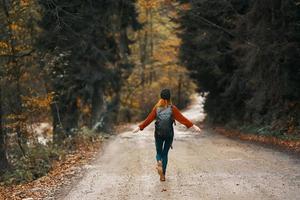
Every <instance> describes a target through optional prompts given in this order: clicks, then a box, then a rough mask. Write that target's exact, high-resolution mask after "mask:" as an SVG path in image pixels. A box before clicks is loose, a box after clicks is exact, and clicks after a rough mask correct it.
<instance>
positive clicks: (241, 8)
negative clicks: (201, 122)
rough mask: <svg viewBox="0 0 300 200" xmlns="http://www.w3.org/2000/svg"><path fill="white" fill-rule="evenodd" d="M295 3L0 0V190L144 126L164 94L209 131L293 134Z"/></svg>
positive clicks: (298, 53) (297, 110) (299, 124)
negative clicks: (193, 111) (200, 118)
mask: <svg viewBox="0 0 300 200" xmlns="http://www.w3.org/2000/svg"><path fill="white" fill-rule="evenodd" d="M299 59H300V1H299V0H224V1H220V0H151V1H150V0H113V1H110V0H89V1H83V0H3V1H1V3H0V77H1V79H0V172H1V173H0V182H2V183H3V184H18V183H22V182H28V181H32V180H35V179H37V178H39V177H41V176H44V175H45V174H47V173H48V172H49V171H50V170H51V169H52V164H53V163H54V162H55V161H57V160H61V159H64V157H65V156H66V155H68V154H69V153H70V152H74V151H79V152H80V148H81V147H82V146H85V145H86V146H90V145H93V143H95V141H96V140H97V138H99V136H101V135H103V134H112V133H113V132H115V130H116V129H115V128H116V127H118V126H120V125H122V124H128V123H132V122H137V121H140V120H142V119H143V118H144V117H145V116H146V115H147V113H148V112H149V111H150V110H151V109H152V107H153V105H154V104H155V103H156V101H157V99H158V97H159V91H160V90H161V89H162V88H170V89H171V91H172V101H173V103H174V104H175V105H177V106H178V107H179V108H180V109H183V108H185V107H186V106H187V105H188V104H189V103H190V101H191V95H195V94H196V93H199V94H202V95H204V94H205V95H206V101H205V105H204V108H205V112H206V113H207V118H206V122H207V123H208V124H210V126H215V125H218V126H226V127H230V128H234V129H239V130H243V131H246V132H252V133H257V134H262V135H272V136H277V137H280V138H292V139H299V137H300V132H299V130H300V66H299V63H300V60H299Z"/></svg>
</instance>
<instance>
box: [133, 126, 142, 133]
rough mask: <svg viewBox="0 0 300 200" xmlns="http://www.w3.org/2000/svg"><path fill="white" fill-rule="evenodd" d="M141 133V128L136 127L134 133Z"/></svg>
mask: <svg viewBox="0 0 300 200" xmlns="http://www.w3.org/2000/svg"><path fill="white" fill-rule="evenodd" d="M139 131H140V127H136V128H135V129H134V130H133V131H132V132H133V133H137V132H139Z"/></svg>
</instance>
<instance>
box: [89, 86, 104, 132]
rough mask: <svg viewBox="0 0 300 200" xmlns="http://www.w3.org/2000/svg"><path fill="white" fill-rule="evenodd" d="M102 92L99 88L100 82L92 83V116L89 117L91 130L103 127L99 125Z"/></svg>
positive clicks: (101, 109)
mask: <svg viewBox="0 0 300 200" xmlns="http://www.w3.org/2000/svg"><path fill="white" fill-rule="evenodd" d="M103 104H104V100H103V91H102V89H101V87H100V82H99V81H97V82H96V83H94V91H93V97H92V115H91V127H90V128H93V129H98V127H101V126H103V124H101V114H102V112H103Z"/></svg>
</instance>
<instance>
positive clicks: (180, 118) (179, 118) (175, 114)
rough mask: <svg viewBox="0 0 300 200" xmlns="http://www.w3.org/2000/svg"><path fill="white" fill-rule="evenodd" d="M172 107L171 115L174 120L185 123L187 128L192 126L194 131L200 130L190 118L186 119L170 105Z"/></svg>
mask: <svg viewBox="0 0 300 200" xmlns="http://www.w3.org/2000/svg"><path fill="white" fill-rule="evenodd" d="M172 108H173V117H174V119H175V120H176V121H179V122H180V123H181V124H183V125H185V126H186V127H187V128H191V127H193V128H194V130H195V131H198V132H200V131H201V129H200V128H199V127H198V126H196V125H195V124H193V123H192V122H191V121H190V120H188V119H187V118H186V117H185V116H183V115H182V114H181V112H180V111H179V110H178V108H177V107H176V106H172Z"/></svg>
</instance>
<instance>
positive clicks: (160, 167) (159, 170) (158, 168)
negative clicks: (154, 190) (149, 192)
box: [156, 161, 165, 181]
mask: <svg viewBox="0 0 300 200" xmlns="http://www.w3.org/2000/svg"><path fill="white" fill-rule="evenodd" d="M156 169H157V173H158V174H159V176H160V180H161V181H162V180H163V179H165V177H164V173H163V168H162V162H161V161H158V162H157V167H156Z"/></svg>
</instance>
